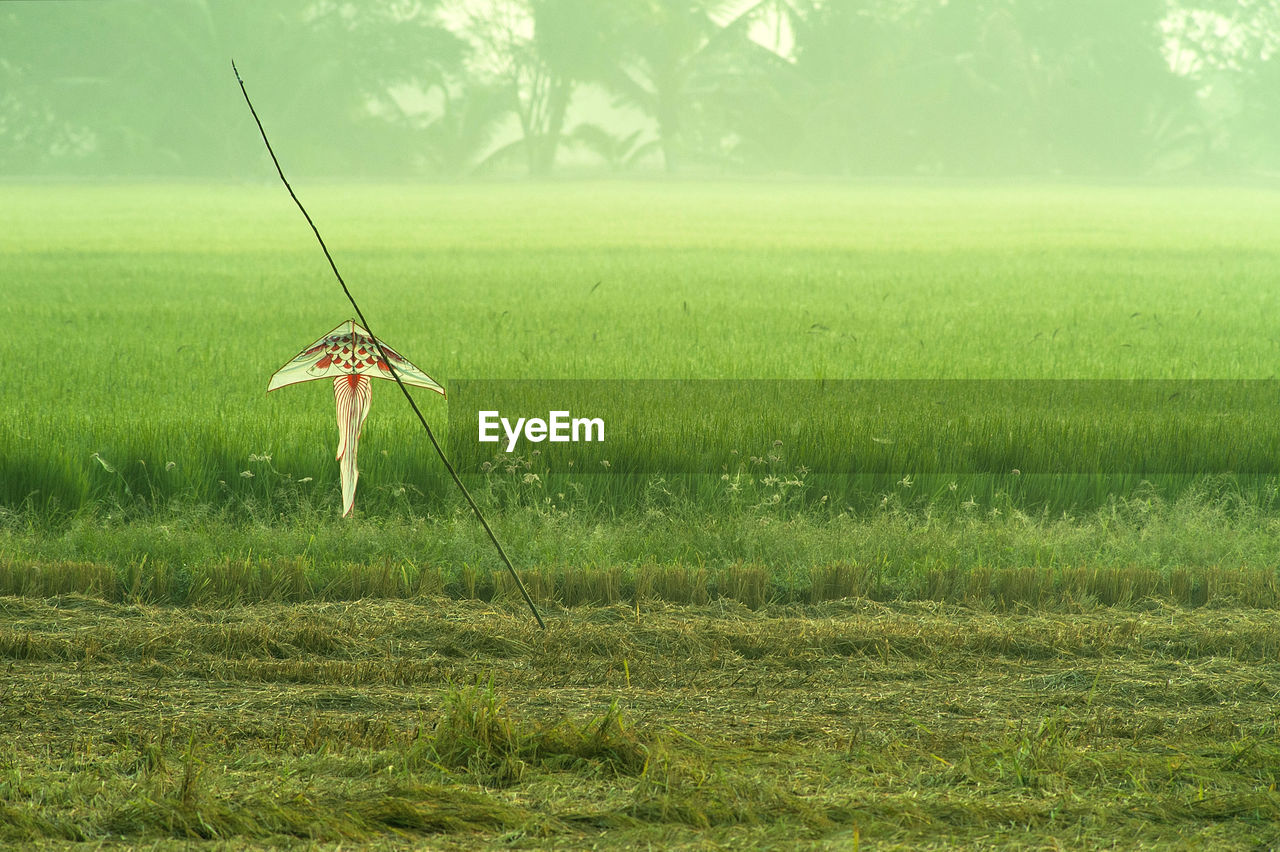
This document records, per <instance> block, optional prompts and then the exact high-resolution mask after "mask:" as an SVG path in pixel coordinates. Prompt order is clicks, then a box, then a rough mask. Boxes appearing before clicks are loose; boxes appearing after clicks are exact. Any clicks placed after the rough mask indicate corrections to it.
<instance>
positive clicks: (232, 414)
mask: <svg viewBox="0 0 1280 852" xmlns="http://www.w3.org/2000/svg"><path fill="white" fill-rule="evenodd" d="M299 189H300V194H301V195H302V197H303V200H304V202H305V203H306V204H307V206H308V208H309V210H310V211H311V213H312V215H313V217H314V218H315V219H316V221H317V223H318V225H319V226H320V229H321V231H322V233H324V235H325V237H326V240H327V242H328V243H329V246H330V248H331V250H332V251H333V253H334V255H335V259H336V260H337V262H338V265H339V267H340V268H341V269H342V271H343V273H344V276H345V277H346V278H347V280H348V282H349V283H350V284H351V285H352V287H353V290H354V291H355V292H356V294H357V297H358V298H359V299H360V301H361V304H362V307H363V309H364V311H365V313H366V315H367V316H368V317H369V320H370V323H371V325H372V326H373V329H374V330H375V332H376V333H377V334H378V335H379V336H380V337H382V338H383V339H384V340H386V341H387V342H388V343H390V344H391V345H393V346H395V347H396V348H397V349H398V350H399V351H400V352H401V353H402V354H404V355H405V356H407V357H408V358H409V359H411V360H412V361H414V362H415V363H416V364H417V365H418V366H419V367H421V368H422V369H423V370H425V371H426V372H427V373H428V374H430V375H431V376H432V377H433V378H435V379H436V380H438V381H440V382H441V383H443V384H444V385H446V386H447V387H449V388H450V391H451V396H452V398H451V400H450V401H449V403H447V404H446V403H445V402H443V401H441V400H439V399H438V398H435V397H434V395H430V394H427V395H424V396H429V397H432V398H430V399H423V400H422V404H423V406H424V409H425V413H426V414H427V417H428V419H429V420H430V421H431V422H432V424H433V426H434V427H435V428H436V429H437V430H438V431H439V432H440V434H441V435H442V436H446V437H447V438H448V446H449V447H450V449H451V451H452V452H453V453H454V454H455V455H456V456H457V458H458V459H459V463H460V464H461V465H462V468H463V470H464V471H465V474H464V475H465V477H466V479H467V482H468V483H469V486H470V487H471V489H472V491H473V492H474V493H475V494H476V496H477V499H478V500H479V501H480V503H481V504H482V505H483V506H484V507H485V509H486V511H487V512H488V513H489V514H490V516H491V520H492V522H493V524H494V527H495V529H496V530H497V532H498V535H499V536H500V538H501V539H502V540H503V542H504V544H505V545H506V547H507V549H508V551H509V552H510V553H511V555H512V557H513V559H514V560H515V562H516V565H517V568H519V569H520V571H521V573H522V575H523V576H524V578H525V581H526V583H527V584H528V585H529V588H530V591H531V592H532V594H533V596H534V598H535V599H536V600H537V601H538V603H539V606H540V607H542V608H543V610H544V612H545V613H546V614H547V616H548V630H547V631H546V632H545V633H544V632H541V631H537V629H536V627H535V626H533V625H532V624H531V623H530V622H529V621H528V620H527V615H526V612H527V611H522V610H521V606H522V604H521V603H520V601H519V599H518V598H517V597H516V596H515V595H514V591H513V589H512V588H511V585H510V584H509V583H508V582H507V580H506V579H505V577H504V576H503V575H502V574H501V573H497V572H495V571H494V569H495V568H497V567H498V563H497V562H496V560H495V558H494V556H493V554H492V551H491V550H490V547H489V544H488V542H487V540H486V539H485V538H484V535H483V533H482V532H481V531H480V530H479V528H478V527H477V525H476V524H475V522H474V519H473V518H472V517H471V516H470V514H469V512H467V510H466V508H465V506H464V505H463V504H462V503H461V501H460V500H459V499H458V497H457V496H456V495H455V494H454V493H453V491H452V486H451V484H450V483H449V482H448V480H447V479H446V478H445V477H443V476H441V473H442V470H441V468H440V466H439V462H438V461H437V460H436V458H435V457H434V455H433V453H432V452H431V449H430V446H429V444H428V443H427V442H426V441H425V438H424V437H423V436H421V435H420V434H419V433H418V431H417V427H416V425H415V422H414V421H413V420H412V416H411V414H409V412H408V411H407V407H406V406H404V405H403V401H402V400H400V399H399V398H398V391H397V390H396V389H395V388H394V387H393V386H392V385H390V384H389V383H375V389H374V393H373V396H374V402H373V405H372V410H371V413H370V415H369V419H368V420H367V421H366V424H365V428H364V436H363V438H362V441H361V453H360V471H361V478H360V487H359V491H358V492H357V496H356V517H355V519H354V520H350V521H346V522H344V521H341V520H340V519H339V518H338V514H339V509H338V468H337V465H336V464H335V462H334V460H333V453H334V445H335V441H336V429H335V427H334V422H333V417H334V414H333V400H332V392H331V391H330V390H329V386H328V385H327V384H326V383H310V384H307V385H301V386H296V387H290V388H286V389H282V390H281V391H279V392H275V393H272V394H270V395H269V396H268V395H266V394H265V393H264V390H265V387H266V382H267V378H268V376H269V375H270V374H271V373H272V372H273V371H274V370H275V369H277V368H278V367H279V366H280V365H281V364H283V363H284V362H285V361H286V360H288V359H289V358H290V357H291V356H292V355H293V354H294V353H296V352H297V351H298V350H299V349H300V348H301V347H302V346H304V345H306V344H308V343H310V342H311V341H313V340H315V339H316V337H318V336H319V335H320V334H322V333H323V332H325V331H326V330H328V329H329V328H332V327H333V326H334V325H335V324H336V323H337V322H339V321H340V320H342V319H344V318H346V317H348V316H350V314H351V311H350V308H349V306H348V305H347V304H346V303H345V300H344V299H343V297H342V295H341V291H340V290H339V289H338V287H337V285H336V283H335V282H333V281H332V278H331V274H330V272H329V271H328V268H327V266H326V264H325V261H324V259H323V256H322V255H321V254H320V252H319V250H318V248H317V247H316V246H315V245H314V242H313V238H312V236H311V234H310V232H309V230H307V228H306V225H305V223H304V222H302V221H301V220H300V218H299V217H298V216H297V213H296V210H295V209H294V208H293V207H292V206H291V204H290V202H289V200H288V198H287V196H285V195H283V193H282V192H281V191H279V190H278V188H276V187H275V186H267V185H263V186H214V185H165V184H157V185H112V184H98V185H92V186H76V185H35V184H32V185H22V184H14V185H8V186H5V187H3V193H4V197H5V203H4V204H3V205H0V269H2V270H3V279H2V280H0V289H2V290H3V293H4V297H5V298H4V299H3V300H0V316H2V317H3V319H4V321H5V324H6V327H7V328H9V329H10V330H11V333H10V334H9V335H6V336H5V338H4V340H3V342H0V357H3V358H4V361H5V363H6V364H7V365H9V366H10V369H9V371H8V373H7V378H6V380H4V381H3V382H0V667H2V668H3V670H4V671H5V672H6V675H5V678H4V680H3V682H2V684H0V685H2V686H3V689H4V692H5V699H4V701H3V703H2V704H0V714H3V719H4V724H5V728H6V729H7V730H12V731H18V732H21V734H20V735H19V736H17V737H15V738H13V739H12V740H11V741H7V742H6V743H5V744H4V745H3V746H2V749H3V750H2V751H0V842H2V843H4V844H7V845H32V846H41V847H44V846H61V845H73V844H79V843H86V842H91V843H95V844H106V845H120V846H126V847H128V846H147V847H159V848H166V847H171V848H177V847H179V846H181V847H183V848H186V847H187V846H188V845H195V846H197V847H200V846H207V847H209V848H222V847H226V846H235V847H240V846H249V845H271V846H280V845H293V844H309V845H318V846H324V847H333V848H336V847H337V846H339V845H348V846H349V845H352V844H378V845H383V846H386V847H388V848H390V847H400V846H405V847H408V846H424V845H425V846H429V847H440V848H476V847H499V846H501V847H504V848H530V849H542V848H566V849H574V848H583V849H585V848H619V849H620V848H635V847H637V846H646V845H651V846H653V847H662V848H666V847H685V848H760V849H784V848H785V849H791V848H815V849H820V848H875V849H892V848H929V847H936V848H956V847H962V848H1018V849H1021V848H1062V847H1074V848H1081V847H1096V846H1105V845H1120V846H1124V847H1126V848H1143V847H1145V848H1161V849H1163V848H1179V847H1181V848H1223V849H1234V848H1265V847H1269V846H1272V845H1276V844H1277V843H1280V833H1277V830H1276V828H1275V826H1276V825H1277V824H1280V820H1278V818H1280V799H1278V798H1277V795H1276V792H1275V783H1276V772H1277V766H1278V765H1280V764H1278V763H1277V756H1278V755H1280V740H1278V739H1277V727H1276V724H1277V720H1276V714H1275V710H1274V708H1275V706H1276V696H1277V692H1280V681H1278V680H1277V677H1276V663H1277V660H1278V659H1280V656H1278V655H1280V634H1278V633H1277V632H1276V630H1275V628H1274V621H1275V618H1274V616H1275V613H1276V611H1277V609H1280V574H1278V572H1277V559H1276V555H1275V542H1276V541H1277V537H1278V535H1280V515H1277V512H1276V505H1275V502H1276V497H1277V494H1280V447H1278V446H1277V443H1278V442H1277V439H1276V432H1275V430H1274V422H1275V417H1274V410H1275V405H1276V404H1277V402H1280V396H1278V395H1277V391H1278V390H1280V385H1277V384H1276V381H1275V374H1276V369H1275V364H1276V362H1277V360H1278V359H1280V335H1278V334H1277V333H1276V331H1275V329H1276V328H1278V327H1280V322H1278V321H1280V305H1278V304H1277V297H1276V293H1277V288H1276V283H1277V280H1276V276H1277V273H1276V270H1277V269H1280V248H1278V247H1280V196H1277V195H1275V194H1274V192H1271V191H1268V190H1264V189H1251V188H1241V187H1234V188H1231V187H1226V188H1224V187H1190V188H1187V187H1183V188H1174V187H1160V186H1144V187H1121V186H1111V187H1108V186H1101V187H1099V186H1074V185H1065V184H1064V185H1044V186H1033V187H1023V186H1016V185H1003V186H978V185H952V186H947V187H934V186H926V185H892V186H888V185H886V186H876V185H852V184H848V185H841V184H826V185H823V184H791V183H779V182H760V183H754V184H727V183H726V184H719V183H692V182H691V183H657V182H653V183H644V182H637V183H622V182H619V183H603V184H602V183H572V182H566V183H560V184H536V183H530V184H523V185H509V184H473V185H420V186H395V187H391V186H365V185H327V186H319V187H315V188H306V187H300V188H299ZM833 389H834V391H838V393H834V395H832V394H833ZM455 391H456V393H455ZM491 392H493V393H498V392H500V394H502V395H505V397H504V399H506V400H507V401H509V402H511V404H512V405H515V406H516V408H519V409H521V413H525V414H527V413H530V412H534V413H540V414H541V415H545V413H546V412H547V411H548V410H553V409H554V408H556V407H559V406H560V405H561V404H562V403H561V402H559V401H558V400H561V399H566V400H568V401H567V402H565V403H563V404H564V405H566V406H572V407H573V408H574V409H575V413H578V409H579V408H581V413H583V414H589V413H590V409H591V408H592V407H593V406H594V407H596V408H597V410H598V411H601V412H604V414H603V415H602V416H604V417H605V418H606V422H608V423H610V424H612V426H610V427H609V428H610V430H611V431H610V432H609V433H608V434H609V435H610V436H611V437H613V438H614V440H613V441H609V440H606V441H605V442H604V443H603V444H599V445H590V446H586V445H583V446H579V447H576V448H574V449H573V452H574V453H575V454H576V455H568V456H566V455H565V454H564V453H563V452H562V450H563V449H564V448H561V447H556V448H553V447H551V446H550V445H549V444H542V445H539V446H537V447H530V446H522V447H521V448H519V449H518V450H516V451H515V452H512V453H502V452H498V451H495V449H494V445H483V447H480V446H479V445H477V444H475V443H473V442H469V439H468V434H469V431H468V430H471V432H473V431H474V428H475V425H474V420H473V418H474V413H473V410H472V409H473V408H474V405H473V403H474V402H475V401H476V400H478V399H483V398H485V394H489V393H491ZM575 394H576V395H578V396H577V397H575V396H574V395H575ZM579 403H580V404H579ZM506 404H507V403H506V402H503V406H505V405H506ZM570 462H572V464H571V463H570Z"/></svg>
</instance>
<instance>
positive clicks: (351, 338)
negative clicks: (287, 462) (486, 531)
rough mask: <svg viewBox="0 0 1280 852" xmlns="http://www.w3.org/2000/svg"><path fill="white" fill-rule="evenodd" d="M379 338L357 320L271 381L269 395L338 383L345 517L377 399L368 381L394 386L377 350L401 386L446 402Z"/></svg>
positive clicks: (301, 355)
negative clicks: (299, 385) (367, 421)
mask: <svg viewBox="0 0 1280 852" xmlns="http://www.w3.org/2000/svg"><path fill="white" fill-rule="evenodd" d="M373 341H374V337H373V336H372V335H371V334H369V332H367V331H365V330H364V329H363V328H361V327H360V325H359V324H357V323H356V321H355V320H347V321H346V322H344V323H342V324H341V325H339V326H338V327H337V328H335V329H334V330H333V331H331V332H329V333H328V334H326V335H325V336H324V337H322V338H320V339H319V340H317V341H316V342H315V343H313V344H311V345H310V346H308V347H307V348H306V349H303V350H302V351H301V352H299V353H298V354H297V355H295V356H294V358H293V360H292V361H290V362H289V363H288V364H285V365H284V366H283V367H281V368H280V369H279V370H276V371H275V373H273V374H272V375H271V381H270V382H269V383H268V384H267V393H270V392H271V391H273V390H275V389H276V388H282V387H284V386H285V385H293V384H297V383H298V382H310V381H314V380H316V379H327V378H330V377H332V378H333V398H334V401H335V402H336V403H337V406H338V461H339V462H341V463H342V516H343V517H344V518H345V517H347V516H348V515H350V514H351V509H352V506H353V505H354V504H355V499H356V480H357V479H358V478H359V476H360V473H359V471H358V470H357V469H356V446H357V444H358V443H359V442H360V427H361V426H363V425H364V418H365V417H366V416H367V415H368V414H369V400H370V397H371V396H372V389H371V388H370V383H369V377H370V376H373V377H375V378H379V379H387V380H389V381H395V378H394V377H393V376H392V375H391V369H390V368H389V367H388V366H387V361H384V360H382V358H381V357H380V356H379V355H378V346H381V347H382V352H383V354H384V355H385V356H386V358H387V360H388V361H390V362H391V367H394V368H395V371H396V374H397V375H399V377H400V381H401V382H402V383H404V384H406V385H413V386H414V387H419V388H427V389H428V390H433V391H435V392H436V393H438V394H440V395H441V396H444V388H442V387H440V385H439V384H438V383H437V382H436V381H435V379H433V378H431V377H430V376H428V375H427V374H426V373H424V372H422V371H421V370H419V369H418V368H417V367H415V366H414V365H413V364H411V363H410V362H409V361H408V360H406V359H405V358H404V356H402V355H401V354H400V353H398V352H396V351H395V350H394V349H392V348H391V347H390V346H388V345H387V344H385V343H383V342H382V341H381V340H379V341H378V346H375V345H374V342H373Z"/></svg>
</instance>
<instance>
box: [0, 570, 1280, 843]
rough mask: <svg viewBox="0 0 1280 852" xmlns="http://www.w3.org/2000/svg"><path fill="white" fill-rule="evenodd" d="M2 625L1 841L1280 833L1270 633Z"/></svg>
mask: <svg viewBox="0 0 1280 852" xmlns="http://www.w3.org/2000/svg"><path fill="white" fill-rule="evenodd" d="M0 609H2V610H3V613H4V617H5V624H6V627H5V641H4V642H3V643H0V660H4V664H5V666H6V668H7V670H8V672H9V676H8V678H7V686H6V689H7V698H6V701H5V702H4V703H3V705H0V715H2V716H3V719H4V723H5V725H6V727H8V728H9V729H11V730H21V731H22V732H23V735H22V736H20V737H17V738H12V739H9V740H8V741H7V742H6V745H5V747H4V748H3V751H2V752H0V807H3V809H4V811H3V812H4V815H5V818H4V819H3V820H0V839H3V841H4V842H5V843H7V844H24V843H40V844H50V843H64V842H68V841H82V842H83V841H89V842H110V843H123V844H131V845H148V846H151V845H153V844H159V845H160V846H161V847H175V848H176V847H177V846H179V845H184V844H187V843H191V842H197V843H199V842H201V841H204V842H208V843H216V842H219V841H221V842H233V843H235V844H256V843H270V844H278V843H283V842H296V841H298V840H305V841H308V842H313V843H314V842H319V843H345V844H349V843H353V842H354V843H361V844H363V843H371V842H375V841H381V842H384V843H389V844H391V845H399V844H405V845H409V844H421V843H427V844H429V845H433V846H437V845H438V846H442V847H444V848H476V847H497V846H506V847H515V848H548V847H555V848H584V849H585V848H635V846H636V845H641V846H643V845H646V844H653V845H656V846H664V847H671V846H700V845H702V846H705V845H709V844H724V845H730V846H733V847H734V848H815V849H816V848H848V847H849V846H852V845H859V846H860V848H944V847H946V848H956V847H961V848H1046V847H1052V846H1054V845H1060V846H1064V847H1075V848H1083V847H1095V846H1100V845H1107V844H1114V843H1117V842H1119V843H1123V844H1124V845H1125V846H1126V847H1129V848H1170V847H1174V848H1191V846H1195V847H1196V848H1224V849H1227V848H1241V847H1249V848H1258V847H1265V846H1268V845H1271V844H1274V843H1276V842H1277V841H1278V840H1280V834H1277V831H1278V829H1277V825H1280V822H1278V821H1277V820H1278V819H1280V798H1278V797H1277V793H1276V791H1275V784H1276V781H1277V774H1276V773H1277V764H1276V758H1277V757H1278V756H1280V739H1278V737H1280V733H1278V732H1277V727H1276V720H1275V718H1274V712H1273V711H1274V706H1275V700H1276V697H1277V693H1278V692H1280V680H1277V678H1276V671H1275V668H1276V667H1275V660H1276V658H1277V654H1280V632H1278V630H1277V627H1276V625H1275V619H1274V618H1273V617H1272V615H1271V614H1270V613H1265V612H1257V611H1249V610H1236V611H1231V612H1227V611H1222V610H1214V609H1201V610H1197V611H1193V610H1187V609H1184V608H1181V607H1171V606H1168V605H1164V604H1160V603H1158V602H1154V601H1150V600H1148V601H1145V602H1143V603H1142V605H1141V606H1135V607H1127V608H1125V607H1120V608H1099V607H1097V606H1094V605H1089V604H1085V605H1083V606H1077V607H1076V608H1075V609H1072V610H1064V611H1062V612H1058V613H1050V612H1043V611H1040V612H1036V611H1027V612H1022V613H1005V614H995V613H990V612H986V611H984V610H983V609H981V608H976V609H975V608H972V607H965V606H956V605H948V604H937V603H916V604H892V605H885V604H878V603H874V602H869V601H845V602H839V603H827V604H821V605H817V606H814V605H799V604H796V605H790V606H785V607H776V606H775V607H766V608H764V609H762V610H760V611H758V612H752V611H750V610H747V609H745V608H743V607H741V606H737V605H734V604H732V603H726V602H722V603H717V604H712V605H706V606H701V607H697V606H695V607H672V606H670V605H667V604H663V603H661V602H659V601H655V600H652V599H646V600H644V601H643V602H642V603H641V606H640V608H639V609H638V610H637V609H636V608H635V607H633V606H630V605H625V606H613V607H581V608H574V609H569V610H560V609H557V610H555V611H553V612H550V613H549V614H548V618H549V629H548V630H547V631H546V632H542V631H539V630H537V628H536V627H533V626H532V625H530V624H529V623H528V622H527V620H526V619H525V618H524V617H523V614H522V613H520V611H519V610H518V608H516V607H515V606H514V602H513V606H512V607H511V608H507V607H505V606H501V607H498V608H496V609H495V608H492V607H490V606H487V605H480V606H478V605H475V604H469V603H465V602H462V603H460V602H454V601H450V600H448V599H443V598H417V599H414V600H409V601H395V602H393V601H372V600H366V601H361V602H346V603H338V602H330V603H323V602H316V603H307V604H291V605H287V606H285V605H280V604H257V605H253V606H235V607H231V608H216V609H210V608H205V607H198V606H193V607H183V608H173V607H156V606H149V605H144V604H110V603H105V602H103V601H101V600H98V599H93V598H86V597H83V596H78V595H70V596H62V597H57V598H50V599H45V600H40V599H31V598H15V597H4V598H0ZM16 637H21V638H20V639H18V638H16Z"/></svg>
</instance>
